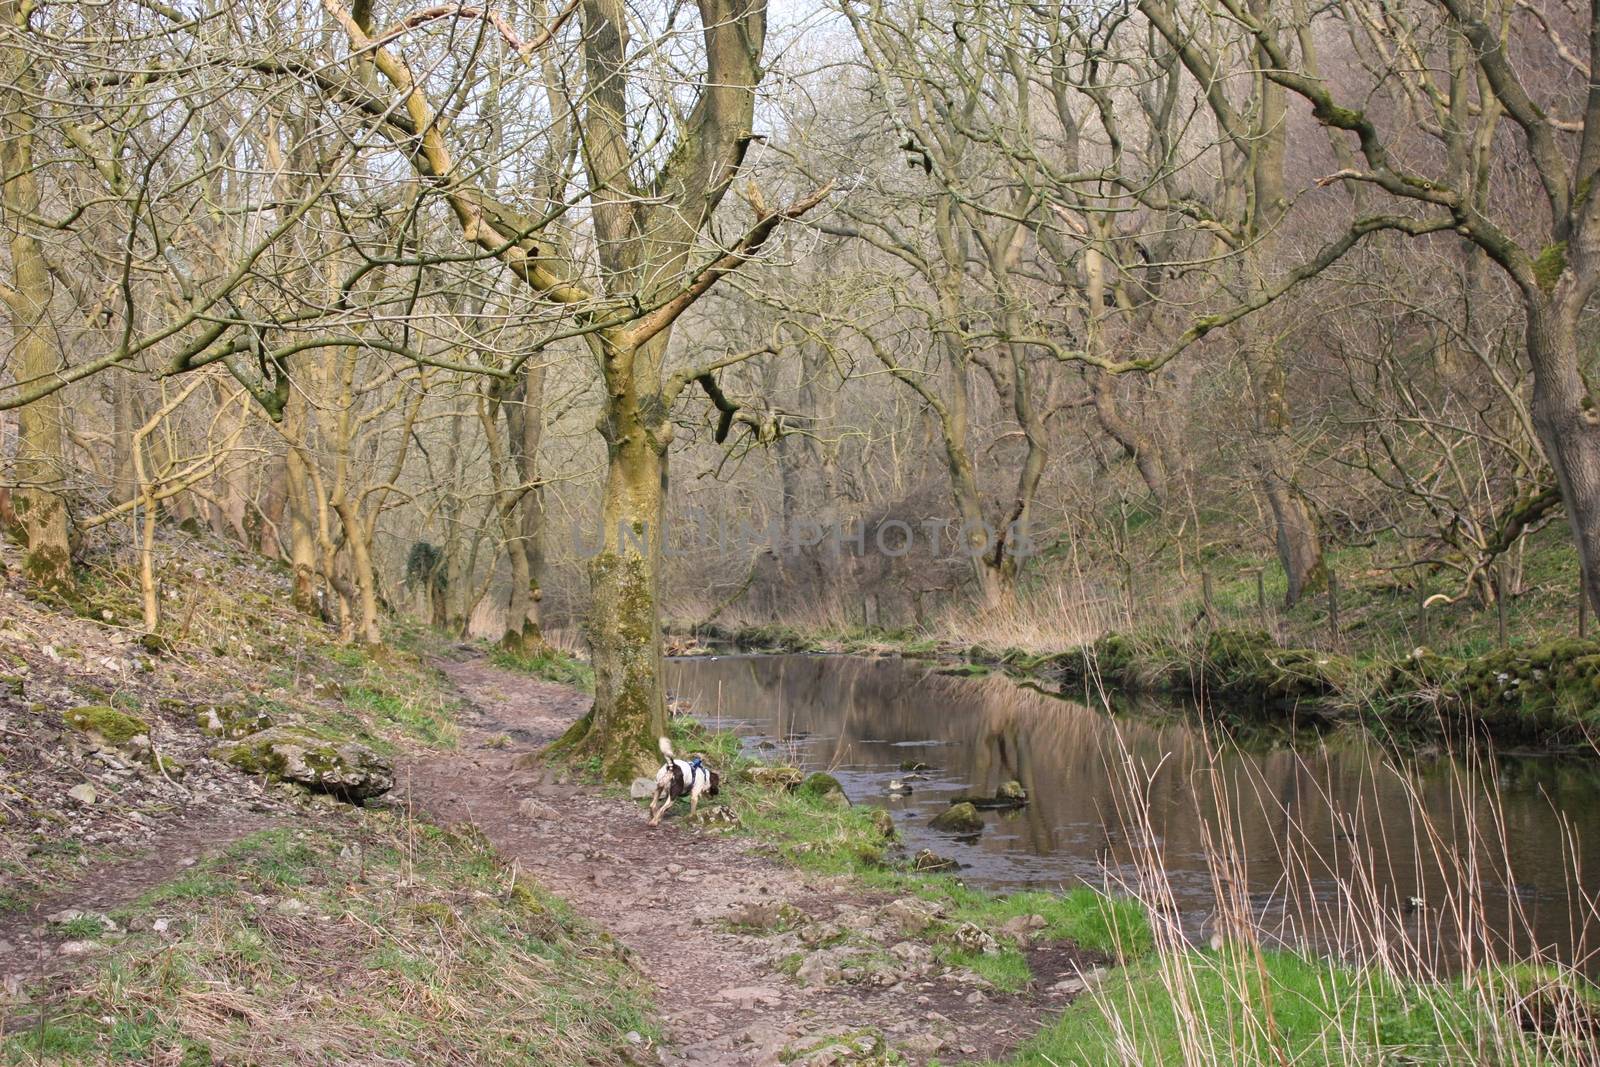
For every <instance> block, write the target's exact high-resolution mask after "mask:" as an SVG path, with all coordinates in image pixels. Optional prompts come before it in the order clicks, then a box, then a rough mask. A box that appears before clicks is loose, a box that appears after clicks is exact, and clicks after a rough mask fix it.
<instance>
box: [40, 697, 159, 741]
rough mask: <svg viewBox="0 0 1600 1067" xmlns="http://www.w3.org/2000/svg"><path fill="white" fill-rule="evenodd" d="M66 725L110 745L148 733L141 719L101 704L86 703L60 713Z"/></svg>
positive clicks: (148, 730) (148, 728)
mask: <svg viewBox="0 0 1600 1067" xmlns="http://www.w3.org/2000/svg"><path fill="white" fill-rule="evenodd" d="M61 717H62V718H63V719H65V720H66V723H67V725H68V726H70V727H72V729H74V730H76V731H78V732H79V733H83V734H93V735H94V736H96V737H99V738H101V739H103V740H104V741H106V742H107V743H108V744H112V745H125V744H127V743H128V742H129V741H131V740H133V739H134V738H135V737H138V736H139V735H140V734H144V735H147V736H148V735H149V733H150V726H149V724H148V723H146V722H145V721H144V720H143V719H139V718H135V717H134V716H132V715H129V714H127V713H126V712H121V711H118V710H117V709H116V708H112V707H107V706H105V705H101V704H87V705H85V706H83V707H81V708H72V709H70V710H68V711H64V712H62V713H61Z"/></svg>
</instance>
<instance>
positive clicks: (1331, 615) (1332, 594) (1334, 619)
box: [1328, 567, 1339, 644]
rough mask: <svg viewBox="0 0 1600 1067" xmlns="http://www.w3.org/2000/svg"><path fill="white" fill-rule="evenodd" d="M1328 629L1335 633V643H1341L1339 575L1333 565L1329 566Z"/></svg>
mask: <svg viewBox="0 0 1600 1067" xmlns="http://www.w3.org/2000/svg"><path fill="white" fill-rule="evenodd" d="M1328 629H1329V630H1330V631H1331V632H1332V634H1333V642H1334V644H1338V643H1339V576H1338V575H1337V574H1336V573H1335V572H1334V569H1333V568H1332V567H1329V568H1328Z"/></svg>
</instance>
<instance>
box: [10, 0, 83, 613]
mask: <svg viewBox="0 0 1600 1067" xmlns="http://www.w3.org/2000/svg"><path fill="white" fill-rule="evenodd" d="M27 11H28V8H26V7H24V6H22V5H20V4H18V3H16V2H15V0H6V2H0V18H3V19H4V20H5V22H6V24H7V26H8V28H9V30H10V33H11V38H10V39H11V40H12V41H13V42H15V41H16V40H17V35H18V34H20V33H24V32H25V31H26V28H27V27H26V21H27V17H28V16H27ZM0 70H3V71H4V74H5V77H4V85H5V88H4V89H3V90H0V171H3V178H4V182H5V185H4V189H3V192H0V203H3V206H4V210H5V218H4V224H5V226H6V227H7V228H8V229H9V230H10V234H9V235H8V241H9V245H10V251H11V270H12V285H10V286H8V287H5V288H4V297H5V301H6V304H7V305H8V307H9V310H10V313H11V316H10V317H11V336H12V350H11V373H12V375H13V377H14V378H15V379H16V380H17V381H18V382H39V381H44V380H46V379H48V378H49V377H50V375H52V374H54V373H55V372H56V370H57V369H58V368H59V366H60V362H61V361H60V358H59V354H58V352H57V344H56V336H55V330H54V328H53V326H52V324H51V321H50V302H51V296H52V293H53V290H54V286H53V285H52V283H51V280H50V267H49V264H48V263H46V262H45V258H44V250H43V249H42V248H41V247H40V244H39V241H38V239H37V238H36V237H35V236H34V234H33V230H32V227H33V226H34V222H33V220H34V219H37V218H38V217H39V205H40V193H39V179H38V175H37V172H36V171H35V160H34V151H33V145H34V116H33V114H32V111H31V109H32V108H34V107H36V106H38V103H39V101H41V100H42V99H43V91H42V86H41V84H40V73H39V72H40V64H39V63H37V62H36V61H35V60H34V57H30V56H29V55H28V53H27V51H26V50H25V49H23V48H22V47H20V46H19V45H17V44H15V43H12V44H10V45H7V46H6V47H5V48H3V49H0ZM63 414H64V409H63V407H62V402H61V394H60V393H59V392H54V393H51V394H49V395H48V396H45V397H43V398H41V399H38V400H35V401H33V402H32V403H30V404H27V405H24V406H23V407H22V409H21V410H20V411H19V412H18V413H17V455H16V461H15V464H14V466H13V468H12V478H11V480H12V481H13V482H14V483H15V486H16V488H15V489H14V491H13V493H12V502H11V503H12V509H13V511H14V513H15V515H16V522H15V524H14V527H13V529H12V530H11V531H10V532H11V534H12V535H13V536H14V537H16V538H17V540H19V541H20V542H21V543H22V544H23V546H24V555H23V562H22V566H23V572H24V576H25V577H26V578H27V579H28V580H30V581H31V582H33V583H34V584H36V585H38V586H40V587H42V588H46V589H52V590H55V591H58V592H70V591H71V590H72V588H73V578H72V546H71V517H70V515H69V514H68V511H67V502H66V499H65V497H64V496H63V490H64V489H65V487H66V484H65V483H66V455H65V451H64V448H65V438H66V434H65V432H64V425H63Z"/></svg>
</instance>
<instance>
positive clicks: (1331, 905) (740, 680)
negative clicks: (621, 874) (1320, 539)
mask: <svg viewBox="0 0 1600 1067" xmlns="http://www.w3.org/2000/svg"><path fill="white" fill-rule="evenodd" d="M668 680H669V686H670V687H671V688H672V689H673V690H675V691H676V692H677V693H678V694H679V695H681V696H684V697H688V698H689V699H691V700H692V701H693V702H694V704H695V706H696V710H697V712H698V713H699V714H701V715H702V716H703V717H705V718H708V719H712V720H718V719H720V720H721V721H722V722H723V724H724V725H738V726H739V727H740V728H741V729H742V730H743V731H744V732H745V733H746V734H748V735H749V736H750V737H751V739H752V743H760V742H761V741H762V740H763V739H764V741H765V743H766V744H769V745H771V744H774V743H776V744H777V745H779V746H780V747H781V748H784V749H787V750H789V755H790V758H792V759H793V760H794V761H795V762H797V763H798V764H800V765H802V766H804V767H807V768H826V769H829V770H831V771H833V772H834V773H835V775H836V776H837V777H838V778H839V779H840V781H841V782H842V783H843V784H844V786H845V789H846V791H847V792H848V793H849V794H850V796H851V799H852V800H855V801H857V802H866V803H871V804H877V805H879V806H882V807H886V808H888V809H890V810H891V811H893V812H895V813H896V819H897V823H898V825H899V826H900V827H901V834H902V836H903V837H904V838H905V840H906V841H907V843H908V844H909V845H910V846H911V847H913V848H921V847H931V848H933V849H935V850H936V851H938V852H941V853H944V854H946V855H950V856H953V857H954V858H956V859H958V860H960V861H961V862H962V863H963V864H965V865H967V868H968V869H967V870H966V871H965V872H964V877H967V878H968V879H969V880H971V881H974V882H982V883H985V884H990V885H997V886H1007V887H1018V886H1046V887H1055V886H1063V885H1075V884H1078V883H1084V882H1086V883H1089V884H1093V885H1103V884H1105V883H1106V881H1107V880H1108V879H1109V880H1110V881H1112V882H1113V883H1120V884H1123V885H1127V886H1133V887H1138V888H1140V889H1141V890H1142V895H1146V896H1147V897H1148V896H1149V895H1152V894H1153V893H1155V892H1156V888H1155V887H1153V886H1151V885H1150V884H1149V878H1148V873H1149V871H1150V870H1151V869H1152V868H1153V867H1155V866H1157V865H1159V866H1160V867H1161V868H1162V869H1163V870H1164V871H1165V886H1164V887H1163V888H1162V891H1163V892H1168V893H1170V899H1171V901H1172V903H1173V905H1174V906H1175V908H1176V910H1177V911H1178V913H1179V914H1180V915H1181V917H1182V921H1183V922H1184V924H1185V927H1186V928H1187V929H1189V930H1190V931H1191V933H1194V934H1197V935H1199V936H1202V937H1204V936H1207V935H1208V933H1209V930H1210V929H1211V927H1212V926H1214V925H1217V924H1219V920H1218V919H1217V918H1216V901H1217V899H1218V895H1219V891H1221V892H1222V894H1223V895H1224V896H1233V897H1237V898H1239V899H1245V900H1248V907H1249V910H1250V912H1251V913H1252V914H1253V916H1254V918H1255V921H1256V922H1257V923H1259V924H1262V925H1264V926H1265V927H1266V928H1268V929H1269V930H1272V931H1276V932H1278V933H1280V934H1283V935H1285V936H1291V937H1296V936H1309V937H1311V938H1313V939H1315V940H1316V941H1318V942H1319V943H1321V944H1324V945H1328V944H1339V945H1349V944H1355V943H1362V944H1370V943H1371V942H1372V940H1373V939H1374V938H1377V937H1383V938H1386V939H1394V938H1404V939H1406V940H1407V941H1408V942H1410V943H1413V944H1414V945H1415V946H1416V948H1417V950H1418V951H1419V952H1420V953H1421V954H1422V955H1423V956H1424V957H1427V958H1429V959H1433V960H1435V961H1441V960H1447V961H1448V962H1450V963H1451V964H1452V965H1459V964H1460V963H1462V962H1466V963H1476V962H1479V961H1481V960H1482V959H1484V958H1486V957H1488V956H1490V955H1499V954H1500V953H1501V952H1503V950H1504V948H1505V945H1504V944H1503V942H1505V941H1507V940H1509V941H1510V942H1511V943H1512V944H1513V945H1514V947H1515V949H1516V950H1517V951H1518V952H1525V951H1526V950H1527V949H1528V948H1529V947H1531V946H1532V945H1535V944H1536V945H1537V946H1538V947H1540V948H1542V949H1544V950H1546V951H1551V952H1554V953H1556V954H1557V955H1559V956H1560V957H1561V958H1563V959H1565V960H1567V961H1571V962H1578V963H1580V964H1582V965H1584V966H1585V967H1586V969H1593V968H1591V967H1589V966H1588V963H1589V954H1590V951H1591V949H1592V942H1593V940H1594V938H1595V935H1596V930H1595V929H1594V926H1595V922H1594V920H1595V914H1594V908H1593V907H1592V906H1590V905H1588V904H1587V903H1584V901H1585V900H1586V897H1587V894H1585V893H1584V890H1585V889H1588V890H1590V891H1593V890H1600V869H1597V867H1596V861H1595V860H1594V859H1593V858H1592V857H1589V856H1585V855H1584V854H1583V850H1582V848H1581V847H1580V846H1581V845H1582V844H1583V843H1584V842H1587V841H1592V840H1597V838H1596V836H1595V835H1596V833H1597V831H1600V827H1597V825H1596V823H1597V820H1600V776H1597V775H1596V774H1595V773H1594V771H1593V770H1592V769H1591V768H1589V767H1588V766H1585V765H1572V764H1564V763H1560V762H1556V761H1551V760H1533V759H1526V760H1506V761H1501V762H1499V763H1497V764H1495V765H1493V766H1488V767H1483V766H1477V767H1474V766H1469V765H1467V764H1465V763H1463V762H1460V761H1458V760H1455V759H1450V758H1438V759H1433V760H1430V761H1426V762H1407V763H1405V764H1400V763H1397V762H1396V761H1394V760H1393V759H1392V758H1391V757H1389V756H1388V755H1387V754H1385V753H1384V752H1382V751H1381V750H1379V749H1377V748H1375V747H1373V746H1371V745H1369V744H1366V743H1365V742H1363V741H1362V740H1360V739H1358V738H1351V737H1339V736H1335V737H1332V738H1328V739H1324V740H1322V741H1320V742H1318V743H1316V744H1315V745H1313V746H1312V747H1310V748H1309V749H1307V748H1304V747H1301V748H1298V749H1297V748H1294V747H1291V746H1289V745H1286V744H1279V745H1275V746H1270V745H1269V746H1266V747H1263V746H1260V745H1258V744H1252V745H1250V746H1243V745H1241V744H1239V743H1238V742H1237V741H1236V740H1234V739H1222V738H1218V737H1215V736H1211V737H1208V736H1206V734H1205V731H1204V730H1203V729H1202V728H1200V727H1198V726H1196V725H1195V724H1194V723H1193V722H1192V720H1187V719H1181V718H1179V717H1176V716H1170V715H1169V716H1167V717H1166V718H1165V720H1163V719H1162V718H1161V717H1147V716H1122V717H1118V718H1113V717H1111V716H1109V715H1106V714H1104V713H1103V712H1098V711H1095V710H1091V709H1090V708H1087V707H1085V706H1083V705H1081V704H1078V703H1074V702H1071V701H1066V700H1061V699H1057V698H1054V697H1051V696H1048V695H1045V694H1041V693H1038V692H1035V691H1031V690H1028V689H1025V688H1022V687H1019V686H1017V685H1015V684H1014V683H1012V682H1010V681H1009V680H1007V679H1004V678H999V677H989V678H956V677H947V676H944V675H940V674H938V673H937V672H936V671H934V670H932V669H931V668H930V667H929V666H928V665H927V664H924V663H919V662H916V661H910V660H897V659H863V658H856V657H841V656H730V657H717V658H714V659H695V660H682V661H676V662H673V663H672V664H671V665H670V667H669V672H668ZM913 763H926V764H928V765H929V768H930V770H929V771H927V772H926V773H927V775H928V777H927V778H925V779H920V780H913V781H912V782H911V783H910V784H911V786H912V789H913V792H912V793H911V794H910V795H909V796H895V795H891V794H890V793H889V792H888V789H887V784H888V782H889V780H890V779H891V778H895V777H904V776H905V775H904V773H903V772H902V770H901V768H902V766H903V765H910V764H913ZM1009 779H1016V780H1018V781H1020V782H1021V783H1022V784H1023V785H1024V786H1025V787H1026V788H1027V790H1028V793H1029V795H1030V797H1031V798H1032V803H1030V804H1029V805H1028V806H1027V807H1025V808H1023V809H1021V810H1019V811H1010V812H986V813H985V821H986V823H987V825H986V827H985V831H984V833H982V834H981V835H978V836H976V837H968V838H951V837H950V836H948V835H944V834H940V833H938V832H936V831H933V830H930V829H929V828H928V826H927V822H928V818H929V817H930V816H931V815H933V814H935V813H937V812H938V811H941V810H943V809H944V807H945V806H946V804H947V803H948V798H949V797H950V796H951V795H952V794H955V793H961V792H984V793H993V792H994V791H995V790H996V789H998V788H999V787H1000V785H1001V784H1002V783H1004V782H1006V781H1007V780H1009ZM1141 857H1142V858H1143V860H1144V861H1145V862H1143V863H1141V862H1139V860H1140V859H1141ZM1152 861H1159V863H1158V864H1157V863H1155V862H1152ZM1463 928H1466V929H1472V930H1475V931H1479V934H1478V935H1475V936H1474V937H1472V938H1471V939H1469V941H1468V942H1467V943H1463V942H1462V938H1461V937H1460V936H1459V935H1458V933H1457V931H1459V930H1460V929H1463ZM1486 940H1487V941H1489V942H1492V943H1491V944H1484V943H1483V942H1484V941H1486Z"/></svg>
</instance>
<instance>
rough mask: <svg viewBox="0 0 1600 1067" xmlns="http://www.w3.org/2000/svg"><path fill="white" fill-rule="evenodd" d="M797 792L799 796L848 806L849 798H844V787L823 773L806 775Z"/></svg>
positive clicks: (815, 772) (817, 772) (835, 779)
mask: <svg viewBox="0 0 1600 1067" xmlns="http://www.w3.org/2000/svg"><path fill="white" fill-rule="evenodd" d="M797 791H798V792H799V793H800V795H801V796H807V797H811V798H813V799H816V800H827V801H831V802H832V803H835V804H839V805H841V806H842V807H849V805H850V798H849V797H847V796H845V793H844V786H842V785H840V784H839V779H837V778H835V777H834V776H833V775H831V774H827V773H825V772H823V771H813V772H812V773H811V774H808V775H806V776H805V779H804V780H803V781H802V782H801V783H800V787H799V789H798V790H797Z"/></svg>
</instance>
